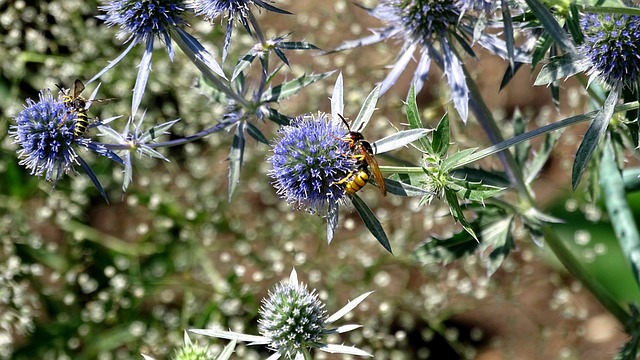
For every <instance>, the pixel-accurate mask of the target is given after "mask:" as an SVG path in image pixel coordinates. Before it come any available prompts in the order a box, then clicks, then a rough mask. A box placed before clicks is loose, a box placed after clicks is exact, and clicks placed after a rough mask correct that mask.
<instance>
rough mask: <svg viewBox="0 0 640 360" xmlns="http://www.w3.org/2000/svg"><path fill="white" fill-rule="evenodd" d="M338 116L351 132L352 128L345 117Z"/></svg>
mask: <svg viewBox="0 0 640 360" xmlns="http://www.w3.org/2000/svg"><path fill="white" fill-rule="evenodd" d="M338 116H340V119H341V120H342V122H343V123H344V124H345V126H346V127H347V130H349V131H351V127H350V126H349V123H348V122H347V120H345V119H344V116H342V115H341V114H338Z"/></svg>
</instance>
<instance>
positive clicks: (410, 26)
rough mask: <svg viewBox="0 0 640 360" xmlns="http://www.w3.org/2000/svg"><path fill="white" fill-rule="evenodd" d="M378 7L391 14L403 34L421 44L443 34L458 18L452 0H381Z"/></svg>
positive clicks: (458, 13) (457, 12) (428, 43)
mask: <svg viewBox="0 0 640 360" xmlns="http://www.w3.org/2000/svg"><path fill="white" fill-rule="evenodd" d="M378 7H379V8H381V9H384V10H385V11H389V12H390V13H391V14H393V15H392V18H393V19H394V21H393V23H394V24H395V25H397V26H399V27H401V28H403V30H404V31H403V32H404V34H405V36H407V37H410V38H412V39H413V40H414V41H417V42H420V43H421V44H422V45H430V44H431V43H432V42H433V40H434V39H437V38H441V37H442V36H444V34H445V32H446V31H447V29H449V28H451V27H453V26H455V25H456V23H457V22H458V19H459V18H460V9H458V7H457V6H456V5H455V4H454V2H453V1H452V0H381V2H380V5H378Z"/></svg>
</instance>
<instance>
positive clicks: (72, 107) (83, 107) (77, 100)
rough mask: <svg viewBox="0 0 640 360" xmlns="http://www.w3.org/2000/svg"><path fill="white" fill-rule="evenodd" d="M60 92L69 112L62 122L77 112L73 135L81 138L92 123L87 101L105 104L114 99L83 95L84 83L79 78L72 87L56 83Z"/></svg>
mask: <svg viewBox="0 0 640 360" xmlns="http://www.w3.org/2000/svg"><path fill="white" fill-rule="evenodd" d="M56 86H57V87H58V89H60V92H62V94H63V95H62V102H63V103H64V105H65V106H66V107H67V113H66V114H65V116H64V118H63V119H62V121H61V123H64V122H65V121H66V119H67V116H68V115H69V114H71V113H75V114H76V122H75V124H74V125H73V136H74V137H76V138H79V137H81V136H83V135H84V133H85V132H86V131H87V128H88V127H89V124H90V119H89V115H88V114H87V103H89V102H91V103H98V104H105V103H107V102H109V101H111V100H113V99H92V100H87V99H85V98H84V97H82V95H81V94H82V92H83V91H84V84H83V83H82V81H80V80H79V79H76V80H75V81H74V82H73V86H72V87H71V89H64V88H63V87H62V86H60V85H58V84H56Z"/></svg>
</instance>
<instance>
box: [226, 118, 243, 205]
mask: <svg viewBox="0 0 640 360" xmlns="http://www.w3.org/2000/svg"><path fill="white" fill-rule="evenodd" d="M244 124H245V122H244V121H240V122H239V123H238V127H237V128H236V133H235V134H234V135H233V143H232V144H231V152H230V153H229V202H231V197H232V196H233V193H234V192H235V191H236V188H237V186H238V183H239V182H240V169H241V168H242V160H243V157H244V142H245V139H244Z"/></svg>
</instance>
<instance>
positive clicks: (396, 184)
mask: <svg viewBox="0 0 640 360" xmlns="http://www.w3.org/2000/svg"><path fill="white" fill-rule="evenodd" d="M384 184H385V185H386V187H387V191H388V192H389V193H391V194H393V195H398V196H425V195H433V193H432V192H431V191H429V190H425V189H423V188H420V187H417V186H413V185H410V184H406V183H403V182H400V181H395V180H392V179H384Z"/></svg>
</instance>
